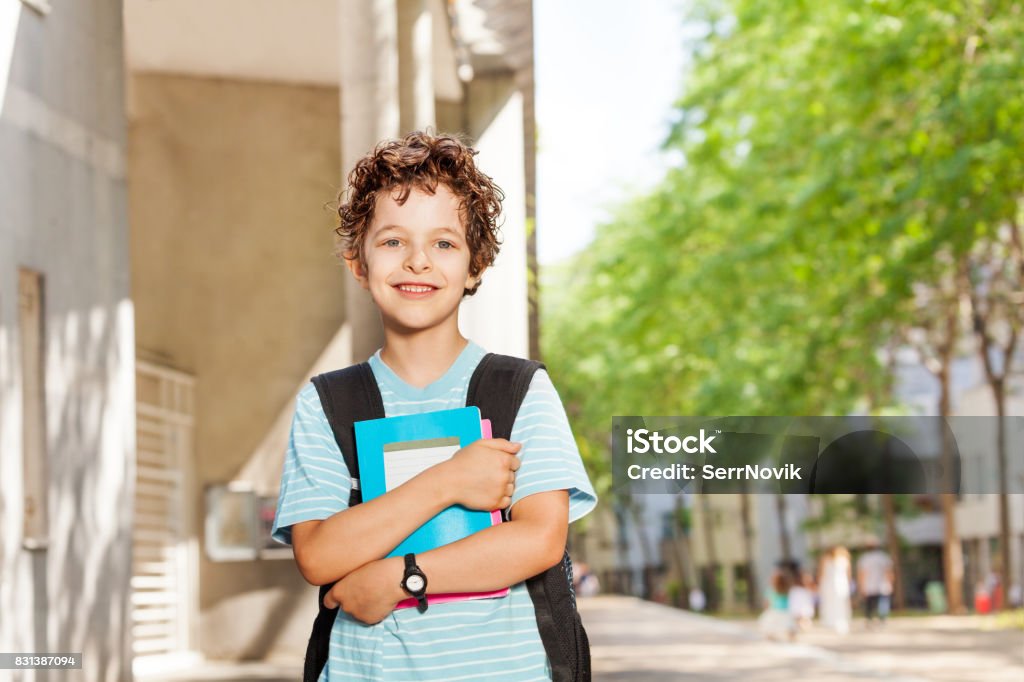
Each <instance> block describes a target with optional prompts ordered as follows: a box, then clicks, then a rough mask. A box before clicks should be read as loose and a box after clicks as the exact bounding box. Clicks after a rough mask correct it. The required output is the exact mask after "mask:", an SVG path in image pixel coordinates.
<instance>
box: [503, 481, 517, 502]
mask: <svg viewBox="0 0 1024 682" xmlns="http://www.w3.org/2000/svg"><path fill="white" fill-rule="evenodd" d="M515 491H516V487H515V486H514V485H513V484H511V483H509V484H508V485H507V486H505V497H508V498H510V499H511V497H512V493H514V492H515Z"/></svg>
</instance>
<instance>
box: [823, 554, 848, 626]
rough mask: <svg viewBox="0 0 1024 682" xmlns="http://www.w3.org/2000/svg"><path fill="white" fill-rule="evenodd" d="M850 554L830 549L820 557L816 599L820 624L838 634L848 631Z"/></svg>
mask: <svg viewBox="0 0 1024 682" xmlns="http://www.w3.org/2000/svg"><path fill="white" fill-rule="evenodd" d="M850 579H851V571H850V553H849V552H848V551H846V548H845V547H832V548H830V549H829V550H828V551H827V552H825V553H824V554H823V555H822V557H821V563H820V565H819V571H818V598H819V600H820V603H819V615H820V617H821V624H822V625H824V626H825V627H827V628H831V629H833V630H835V631H836V632H838V633H839V634H846V633H847V632H849V631H850Z"/></svg>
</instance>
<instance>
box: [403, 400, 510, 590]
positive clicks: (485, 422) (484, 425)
mask: <svg viewBox="0 0 1024 682" xmlns="http://www.w3.org/2000/svg"><path fill="white" fill-rule="evenodd" d="M480 433H481V438H490V437H491V420H490V419H481V420H480ZM499 523H501V510H500V509H495V510H494V511H492V512H491V525H492V526H496V525H498V524H499ZM429 581H430V577H429V576H428V577H427V587H430V582H429ZM508 592H509V588H507V587H503V588H502V589H500V590H494V591H493V592H449V593H447V594H428V595H427V604H428V605H430V604H446V603H448V602H452V601H466V600H467V599H491V598H494V597H504V596H506V595H507V594H508ZM417 603H418V602H417V601H416V599H415V598H414V597H409V598H408V599H403V600H402V601H400V602H398V604H396V605H395V608H396V609H408V608H410V607H413V606H416V604H417Z"/></svg>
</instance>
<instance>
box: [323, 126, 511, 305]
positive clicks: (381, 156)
mask: <svg viewBox="0 0 1024 682" xmlns="http://www.w3.org/2000/svg"><path fill="white" fill-rule="evenodd" d="M477 153H478V152H477V151H476V150H475V149H473V148H472V147H470V146H469V145H468V144H466V143H464V142H463V141H462V140H460V139H459V138H457V137H456V136H454V135H447V134H437V135H434V134H431V133H429V132H422V131H416V132H412V133H409V134H408V135H406V136H405V138H403V139H401V140H386V141H384V142H381V143H380V144H378V145H377V147H376V148H375V149H374V150H373V152H372V153H370V154H367V155H366V156H364V157H363V158H361V159H360V160H359V162H358V163H356V165H355V168H353V169H352V172H351V173H349V175H348V188H347V190H346V191H344V192H343V194H347V198H348V201H346V202H344V203H342V201H341V197H340V196H339V199H338V201H339V207H338V216H339V217H340V219H341V220H340V222H339V224H338V227H337V228H336V229H335V233H336V234H337V235H338V238H339V239H338V240H337V241H338V244H337V247H338V250H337V253H338V256H339V257H341V258H344V259H346V260H352V259H357V260H358V261H359V262H360V263H361V264H364V265H365V263H366V260H365V258H364V257H363V243H364V241H365V239H366V234H367V232H368V231H369V229H370V225H371V224H372V223H373V213H374V209H375V208H376V206H377V198H378V196H380V193H381V192H384V191H395V190H398V192H399V193H398V196H397V197H396V201H397V202H398V203H399V205H401V204H404V203H405V201H406V199H408V198H409V193H410V192H411V191H412V189H413V188H416V189H419V190H421V191H423V192H426V193H427V194H434V192H435V191H436V190H437V185H438V183H443V184H444V185H446V186H447V187H448V189H450V190H451V192H452V194H454V195H455V196H456V197H457V198H458V200H459V206H460V213H461V215H462V221H463V224H464V225H465V228H466V242H467V243H468V245H469V252H470V261H469V274H470V275H472V276H473V277H476V278H477V281H476V284H474V285H473V288H472V289H465V290H464V295H466V296H472V295H473V294H475V293H476V290H477V289H478V288H479V287H480V280H479V275H480V273H482V272H483V271H484V269H486V268H487V267H488V266H489V265H491V264H493V263H494V259H495V257H496V256H497V255H498V248H499V246H500V245H501V240H500V238H499V227H498V225H497V219H498V215H499V214H500V213H501V202H502V200H503V199H504V198H505V194H504V192H502V191H501V189H500V188H499V187H498V186H497V185H495V184H494V182H493V181H492V180H491V178H490V177H489V176H487V175H485V174H484V173H482V172H480V170H479V169H478V168H477V167H476V164H475V163H474V162H473V157H474V156H475V155H476V154H477Z"/></svg>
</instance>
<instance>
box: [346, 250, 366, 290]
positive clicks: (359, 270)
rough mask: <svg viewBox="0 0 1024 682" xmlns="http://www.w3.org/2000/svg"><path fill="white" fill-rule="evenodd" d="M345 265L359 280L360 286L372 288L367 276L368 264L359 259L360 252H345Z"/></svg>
mask: <svg viewBox="0 0 1024 682" xmlns="http://www.w3.org/2000/svg"><path fill="white" fill-rule="evenodd" d="M345 265H346V266H347V267H348V270H349V272H351V273H352V276H353V277H355V279H356V281H357V282H359V286H361V287H362V288H364V289H369V288H370V282H369V280H368V279H367V277H366V266H365V265H364V264H363V262H362V261H361V260H360V259H359V256H358V254H355V253H352V252H349V253H346V254H345Z"/></svg>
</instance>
